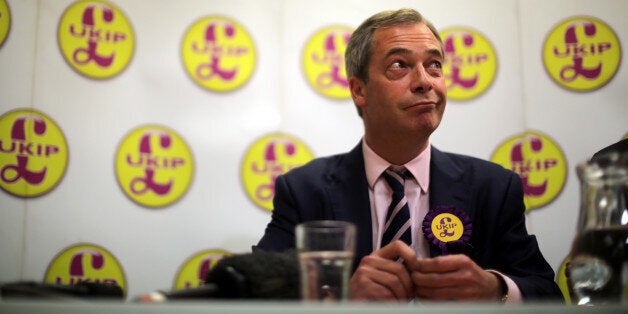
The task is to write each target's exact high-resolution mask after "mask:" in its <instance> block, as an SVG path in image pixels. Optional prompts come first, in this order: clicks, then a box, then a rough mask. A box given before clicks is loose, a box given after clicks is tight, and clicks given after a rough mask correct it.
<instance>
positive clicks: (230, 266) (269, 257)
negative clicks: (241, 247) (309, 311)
mask: <svg viewBox="0 0 628 314" xmlns="http://www.w3.org/2000/svg"><path fill="white" fill-rule="evenodd" d="M205 282H206V283H213V284H216V285H218V286H219V287H221V288H223V287H228V288H226V289H224V290H223V291H229V293H228V295H223V296H222V297H226V298H241V299H275V300H296V299H299V297H300V290H299V289H300V287H299V282H300V281H299V261H298V258H297V254H296V252H295V251H287V252H281V253H278V252H267V251H255V252H254V253H248V254H237V255H232V256H229V257H225V258H223V259H222V260H220V261H219V262H218V263H217V264H216V265H215V266H214V267H213V268H212V269H211V270H210V271H209V272H208V273H207V277H206V278H205Z"/></svg>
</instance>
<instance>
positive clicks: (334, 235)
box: [296, 220, 355, 301]
mask: <svg viewBox="0 0 628 314" xmlns="http://www.w3.org/2000/svg"><path fill="white" fill-rule="evenodd" d="M296 241H297V245H296V247H297V251H298V255H299V266H300V274H301V277H300V278H301V298H302V299H304V300H308V301H342V300H347V299H348V297H349V278H350V277H351V269H352V263H353V255H354V254H355V225H354V224H352V223H350V222H345V221H332V220H318V221H309V222H305V223H302V224H299V225H297V227H296Z"/></svg>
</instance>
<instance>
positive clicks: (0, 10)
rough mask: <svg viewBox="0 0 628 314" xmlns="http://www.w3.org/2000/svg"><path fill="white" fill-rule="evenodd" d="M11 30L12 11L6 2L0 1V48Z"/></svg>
mask: <svg viewBox="0 0 628 314" xmlns="http://www.w3.org/2000/svg"><path fill="white" fill-rule="evenodd" d="M10 28H11V11H9V6H8V5H7V2H6V1H5V0H0V47H2V44H3V43H4V40H5V39H7V37H8V36H9V29H10Z"/></svg>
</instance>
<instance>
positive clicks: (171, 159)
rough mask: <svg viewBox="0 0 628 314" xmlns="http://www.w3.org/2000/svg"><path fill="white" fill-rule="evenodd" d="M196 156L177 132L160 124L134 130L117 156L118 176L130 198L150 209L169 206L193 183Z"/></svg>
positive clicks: (121, 145) (121, 146) (120, 147)
mask: <svg viewBox="0 0 628 314" xmlns="http://www.w3.org/2000/svg"><path fill="white" fill-rule="evenodd" d="M193 169H194V167H193V161H192V154H191V153H190V149H189V148H188V146H187V144H186V143H185V142H184V141H183V139H181V138H180V137H179V136H178V135H177V134H176V133H175V132H174V131H172V130H170V129H168V128H165V127H162V126H157V125H147V126H143V127H139V128H137V129H135V130H133V131H132V132H131V133H130V134H129V135H127V136H126V138H125V139H124V140H123V141H122V143H121V144H120V146H119V148H118V153H117V155H116V176H117V178H118V183H119V184H120V187H121V188H122V190H123V191H124V192H125V193H126V195H127V196H128V197H129V198H131V199H132V200H133V201H135V202H137V203H139V204H141V205H144V206H147V207H163V206H167V205H169V204H171V203H173V202H175V201H176V200H178V199H179V198H180V197H182V196H183V194H185V192H186V191H187V189H188V187H189V186H190V183H191V181H192V174H193Z"/></svg>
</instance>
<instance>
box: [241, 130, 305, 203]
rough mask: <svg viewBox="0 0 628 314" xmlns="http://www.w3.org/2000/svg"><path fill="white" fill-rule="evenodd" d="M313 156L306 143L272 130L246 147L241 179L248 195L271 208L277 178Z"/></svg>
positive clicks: (254, 200)
mask: <svg viewBox="0 0 628 314" xmlns="http://www.w3.org/2000/svg"><path fill="white" fill-rule="evenodd" d="M312 158H313V155H312V153H311V152H310V150H309V149H308V148H307V147H306V146H305V144H303V143H302V142H301V141H300V140H298V139H296V138H294V137H292V136H289V135H285V134H281V133H273V134H269V135H266V136H264V137H262V138H261V139H259V140H257V141H255V143H253V145H251V147H249V149H248V151H247V153H246V155H245V156H244V160H243V161H242V168H241V174H242V182H243V184H244V187H245V190H246V193H247V195H248V196H249V198H250V199H251V200H253V202H255V204H257V205H258V206H260V207H262V208H263V209H266V210H269V211H272V210H273V202H272V201H273V197H274V196H275V180H276V179H277V177H278V176H279V175H281V174H284V173H286V172H288V171H289V170H290V169H292V168H295V167H298V166H301V165H303V164H305V163H307V162H309V161H310V160H312Z"/></svg>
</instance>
